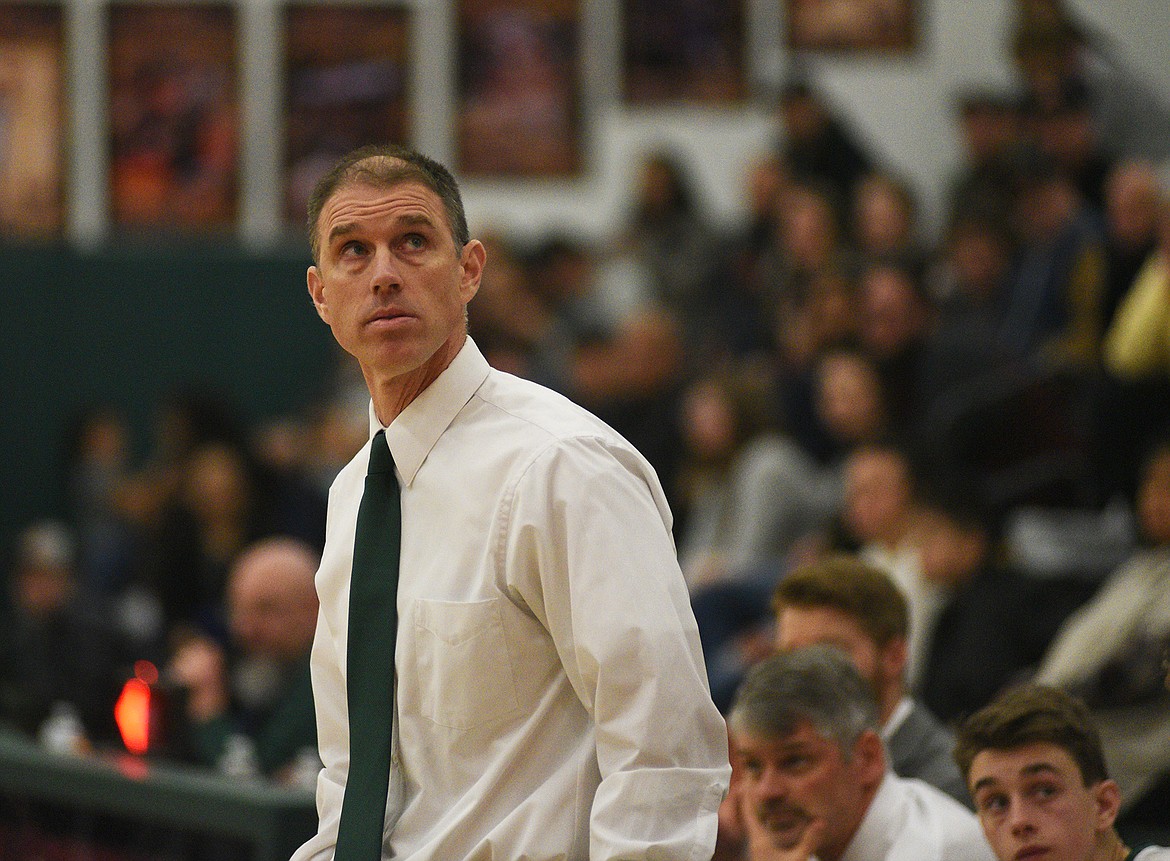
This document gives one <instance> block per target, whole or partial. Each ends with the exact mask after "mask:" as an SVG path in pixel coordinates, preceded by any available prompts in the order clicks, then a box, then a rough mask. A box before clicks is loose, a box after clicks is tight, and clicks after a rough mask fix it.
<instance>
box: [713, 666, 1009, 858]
mask: <svg viewBox="0 0 1170 861" xmlns="http://www.w3.org/2000/svg"><path fill="white" fill-rule="evenodd" d="M728 724H729V728H730V730H731V739H732V746H733V755H734V756H735V757H736V758H737V763H736V765H737V768H736V773H737V774H738V775H739V779H738V781H736V783H735V784H734V785H733V790H732V791H733V792H736V793H738V795H739V804H738V811H739V815H740V816H741V817H742V818H743V820H744V823H743V824H744V826H745V830H746V833H747V840H746V845H744V846H743V847H742V848H741V850H740V851H739V856H738V857H740V858H742V859H746V861H806V859H809V858H811V857H813V856H815V857H816V858H817V859H819V861H991V859H993V858H994V856H993V855H992V852H991V848H990V847H989V846H988V845H987V842H986V840H985V839H984V838H983V835H982V833H981V832H980V829H979V823H978V821H977V820H976V819H975V816H974V815H973V814H972V813H971V811H969V810H968V809H967V808H965V807H964V806H963V805H962V804H960V803H959V802H957V801H955V800H954V799H953V798H951V797H950V796H948V795H946V794H945V793H943V792H942V791H941V790H938V789H936V788H935V787H933V786H930V785H929V784H927V783H924V782H922V781H920V780H917V779H915V778H901V777H898V776H896V775H895V774H894V773H893V772H892V771H890V770H889V768H888V766H887V762H886V754H885V749H884V747H883V745H882V740H881V736H880V735H879V734H878V727H879V723H878V708H877V702H876V701H875V699H874V695H873V692H872V689H871V688H870V686H869V685H868V684H866V682H865V680H864V679H862V677H861V676H860V674H859V673H858V671H857V669H856V667H854V665H853V663H852V662H851V661H850V660H849V659H848V658H847V657H846V656H845V655H844V654H843V653H842V652H841V651H840V650H839V649H836V648H834V647H832V646H824V645H813V646H807V647H804V648H800V649H796V650H794V651H792V652H787V653H783V654H778V655H775V656H773V657H771V658H768V659H766V660H765V661H762V662H761V663H759V664H757V665H756V666H755V667H753V668H752V670H751V671H750V672H749V674H748V675H747V677H746V678H745V679H744V681H743V684H742V685H741V686H740V689H739V691H738V692H737V694H736V699H735V702H734V704H733V706H732V709H731V714H730V717H729V720H728ZM720 857H724V856H720Z"/></svg>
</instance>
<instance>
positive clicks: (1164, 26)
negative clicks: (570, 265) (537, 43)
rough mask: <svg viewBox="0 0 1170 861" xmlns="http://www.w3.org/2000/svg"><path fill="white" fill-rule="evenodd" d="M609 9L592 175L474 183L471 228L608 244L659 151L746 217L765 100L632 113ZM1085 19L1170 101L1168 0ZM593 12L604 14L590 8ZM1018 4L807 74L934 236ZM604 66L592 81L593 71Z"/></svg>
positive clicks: (926, 22) (756, 27) (469, 194)
mask: <svg viewBox="0 0 1170 861" xmlns="http://www.w3.org/2000/svg"><path fill="white" fill-rule="evenodd" d="M613 2H614V0H594V5H593V6H592V7H591V8H592V9H593V12H594V14H593V17H592V19H591V20H592V21H593V24H592V25H591V26H600V27H601V28H602V30H601V32H602V33H604V34H605V37H604V38H601V39H600V40H599V41H600V43H601V44H602V49H601V50H602V52H603V56H601V57H594V58H587V59H586V64H587V67H589V68H592V69H594V74H593V76H592V77H590V78H588V80H589V82H590V89H591V94H590V100H591V104H592V105H593V106H594V114H593V122H594V128H593V134H594V137H593V142H592V144H593V147H594V149H593V162H594V164H593V167H592V170H591V171H590V173H589V174H588V175H587V176H585V177H584V178H582V179H581V180H578V181H574V182H554V183H542V182H533V183H524V184H520V185H512V186H507V187H505V186H493V185H485V184H476V183H468V184H467V186H466V189H465V193H466V198H467V206H468V213H469V217H470V218H471V220H472V222H473V223H475V224H476V225H477V226H489V225H491V226H500V227H503V228H505V229H508V230H511V231H514V232H515V233H517V234H518V235H520V236H538V235H540V234H541V233H542V232H544V231H546V230H548V229H550V228H553V227H571V228H574V229H578V230H581V231H584V232H586V233H587V234H590V235H593V236H597V237H604V236H606V235H607V234H608V233H609V232H610V231H612V230H613V229H614V227H615V226H616V225H617V224H619V223H621V220H622V219H623V217H624V214H625V207H626V206H627V204H628V202H629V197H630V178H631V175H632V171H633V168H634V166H635V164H636V161H637V157H638V154H639V153H641V152H643V151H645V150H646V149H648V148H650V147H652V146H654V145H656V144H658V143H660V142H667V143H670V144H672V145H674V146H676V147H677V148H678V149H679V150H680V152H682V153H683V154H685V155H686V157H687V158H688V159H689V160H690V162H691V164H692V166H693V169H694V170H695V172H696V175H697V178H698V181H699V187H700V190H701V191H702V192H703V193H704V195H705V197H706V200H707V203H708V205H709V207H710V209H711V211H712V214H713V216H714V217H716V218H717V219H719V220H720V221H723V222H731V221H734V220H735V219H736V218H738V217H739V216H740V215H741V213H742V189H743V181H744V175H745V168H746V166H747V165H748V164H749V163H750V162H751V160H752V159H753V158H754V157H756V156H757V155H758V154H759V153H760V152H762V151H763V149H764V148H766V147H767V146H768V145H769V143H770V141H771V140H772V139H773V137H774V135H775V133H776V130H775V128H774V126H773V124H772V118H771V115H770V113H769V111H768V110H767V106H766V105H764V104H754V105H747V106H744V107H742V108H740V109H737V110H729V111H715V110H682V109H673V110H662V111H645V110H632V109H629V108H626V107H624V106H622V105H620V104H617V103H616V100H615V99H613V98H612V93H613V92H614V91H615V84H614V81H613V79H612V78H610V77H608V74H609V73H608V72H606V71H604V70H605V69H607V68H612V67H613V66H614V65H615V64H614V63H612V62H610V63H609V65H608V66H607V64H606V61H607V60H609V59H611V58H612V57H613V56H614V54H613V52H614V50H615V49H614V45H615V34H614V33H613V31H610V30H605V29H604V28H605V24H604V20H603V21H602V23H600V24H598V19H605V18H606V17H607V16H610V17H612V11H613V10H612V4H613ZM1069 2H1070V3H1071V7H1072V8H1073V9H1075V10H1076V12H1077V13H1078V14H1079V15H1081V16H1083V19H1084V20H1085V21H1086V22H1088V23H1091V24H1092V25H1093V26H1095V27H1096V28H1098V29H1100V30H1102V31H1104V32H1105V33H1106V34H1108V35H1110V36H1111V37H1113V38H1114V39H1115V40H1116V42H1117V43H1118V46H1119V48H1120V49H1121V51H1122V52H1123V54H1124V57H1125V59H1126V60H1127V61H1129V62H1130V63H1131V64H1132V65H1133V67H1134V69H1135V71H1138V72H1139V73H1140V74H1141V75H1142V76H1143V77H1144V78H1146V79H1147V80H1148V81H1149V82H1150V83H1151V84H1152V85H1154V86H1155V87H1156V88H1157V89H1158V90H1160V92H1162V93H1166V94H1167V97H1168V98H1170V2H1168V0H1069ZM598 4H600V6H599V5H598ZM780 5H781V4H780V2H779V0H751V5H750V10H749V12H750V17H751V22H752V29H750V30H749V35H750V37H751V39H752V40H753V44H754V51H753V56H752V58H751V60H750V67H749V73H750V74H751V76H752V77H753V79H754V80H757V81H761V82H765V83H766V82H769V81H771V82H775V81H776V80H778V79H780V78H781V77H782V76H783V72H784V69H785V68H786V64H787V59H788V58H787V57H785V56H784V52H783V50H782V49H781V47H780V45H781V39H780V34H781V32H782V31H781V26H782V22H781V20H780V18H779V15H778V13H777V12H776V11H775V10H776V9H778V8H779V7H780ZM1014 7H1015V0H921V2H920V4H919V8H920V10H921V13H922V16H923V19H922V28H921V44H920V48H919V50H918V51H917V52H915V53H914V54H913V55H911V56H908V57H877V58H873V59H848V58H832V57H820V58H814V59H812V61H811V63H810V69H811V70H812V72H813V74H814V76H815V78H816V79H817V81H818V83H819V85H820V86H821V88H822V89H823V91H824V92H825V94H826V95H827V97H828V98H829V100H830V101H831V102H832V104H833V105H834V106H835V107H836V108H837V109H838V110H839V111H840V112H841V114H842V115H843V116H845V117H846V118H847V120H848V122H850V123H851V124H852V125H853V126H854V127H855V128H856V130H857V132H858V134H859V135H860V136H861V137H862V138H863V139H864V140H866V141H867V142H868V143H869V144H870V146H871V147H872V149H873V151H874V153H875V155H877V156H878V158H879V160H880V161H881V162H882V163H884V164H887V165H888V166H890V167H891V168H893V169H895V170H897V171H900V172H902V173H903V174H904V175H905V176H906V177H907V178H908V179H909V180H910V181H911V182H912V183H913V184H914V186H915V187H916V189H917V191H918V194H919V197H920V203H921V206H922V209H923V213H924V220H925V222H926V227H927V229H928V231H929V230H933V229H935V228H936V226H937V222H938V218H939V216H940V213H941V208H942V201H941V197H942V192H943V188H944V186H945V181H946V178H947V177H948V176H949V175H950V174H951V173H952V172H953V171H954V170H955V169H956V167H957V166H958V164H959V162H960V159H961V152H960V148H959V139H958V129H957V125H956V122H955V117H954V113H953V110H952V102H951V98H952V96H953V94H954V93H955V92H956V91H958V90H961V89H966V88H971V87H978V86H985V85H986V86H989V87H997V88H1007V87H1010V86H1011V85H1012V84H1013V83H1014V82H1015V78H1014V72H1013V70H1012V66H1011V63H1010V57H1009V55H1008V40H1009V38H1010V31H1011V26H1012V24H1013V22H1014ZM598 70H600V71H598Z"/></svg>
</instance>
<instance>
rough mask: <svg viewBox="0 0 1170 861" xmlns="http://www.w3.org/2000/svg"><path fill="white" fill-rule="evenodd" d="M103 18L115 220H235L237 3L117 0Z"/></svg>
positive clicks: (206, 224)
mask: <svg viewBox="0 0 1170 861" xmlns="http://www.w3.org/2000/svg"><path fill="white" fill-rule="evenodd" d="M109 15H110V21H109V34H110V36H109V79H110V105H109V116H110V180H109V181H110V205H111V218H112V222H113V226H114V227H115V228H116V229H122V230H126V229H129V230H140V229H146V228H150V229H165V230H177V231H181V232H189V231H208V230H217V229H223V228H229V227H231V226H232V225H233V224H234V223H235V220H236V214H237V208H238V207H237V200H236V197H237V192H238V186H239V177H238V172H239V104H238V98H237V88H238V80H237V78H238V70H237V67H236V61H235V57H236V16H235V12H234V9H233V8H232V7H230V6H227V5H219V4H201V5H181V4H167V5H161V4H160V5H146V4H143V5H138V4H133V5H132V4H117V5H113V6H111V7H110V10H109ZM179 34H181V38H176V37H177V36H178V35H179Z"/></svg>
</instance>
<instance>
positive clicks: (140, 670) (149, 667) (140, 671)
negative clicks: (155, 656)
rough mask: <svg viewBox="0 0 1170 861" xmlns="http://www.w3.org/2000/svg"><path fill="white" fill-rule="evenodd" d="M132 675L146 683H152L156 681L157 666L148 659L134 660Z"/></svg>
mask: <svg viewBox="0 0 1170 861" xmlns="http://www.w3.org/2000/svg"><path fill="white" fill-rule="evenodd" d="M134 677H135V678H136V679H141V680H142V681H143V682H145V683H146V684H148V685H153V684H155V683H156V682H158V667H156V666H155V665H154V664H152V663H151V662H150V661H135V662H134Z"/></svg>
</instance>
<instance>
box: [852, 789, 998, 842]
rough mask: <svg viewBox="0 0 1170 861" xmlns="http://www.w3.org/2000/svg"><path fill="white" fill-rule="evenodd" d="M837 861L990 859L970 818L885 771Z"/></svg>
mask: <svg viewBox="0 0 1170 861" xmlns="http://www.w3.org/2000/svg"><path fill="white" fill-rule="evenodd" d="M840 861H995V854H994V853H993V852H992V851H991V846H990V845H988V843H987V838H985V837H984V836H983V829H982V828H981V827H980V825H979V820H978V819H977V818H976V817H975V814H974V813H972V812H971V811H970V810H968V809H967V808H966V807H964V806H963V805H962V804H960V803H959V802H957V801H955V799H953V798H951V797H950V796H949V795H947V794H946V793H945V792H943V791H942V790H940V789H936V788H935V787H933V786H931V785H930V784H929V783H926V782H924V781H921V780H918V779H917V778H913V777H898V776H897V775H895V774H894V773H893V772H892V771H887V772H886V775H885V777H883V778H882V783H881V786H879V787H878V791H877V795H875V796H874V798H873V801H872V802H870V805H869V809H868V810H867V811H866V813H865V818H864V819H862V820H861V825H860V826H859V827H858V829H857V832H856V833H855V834H854V835H853V839H852V840H850V841H849V846H848V847H847V848H846V849H845V853H844V854H843V855H842V856H841V859H840Z"/></svg>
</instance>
